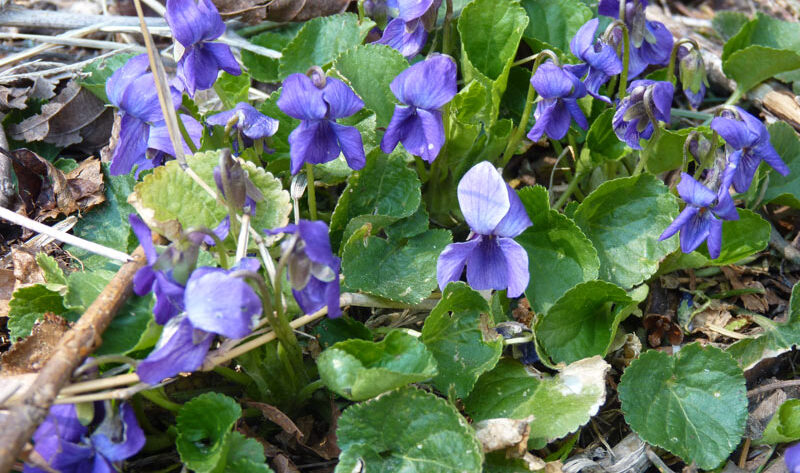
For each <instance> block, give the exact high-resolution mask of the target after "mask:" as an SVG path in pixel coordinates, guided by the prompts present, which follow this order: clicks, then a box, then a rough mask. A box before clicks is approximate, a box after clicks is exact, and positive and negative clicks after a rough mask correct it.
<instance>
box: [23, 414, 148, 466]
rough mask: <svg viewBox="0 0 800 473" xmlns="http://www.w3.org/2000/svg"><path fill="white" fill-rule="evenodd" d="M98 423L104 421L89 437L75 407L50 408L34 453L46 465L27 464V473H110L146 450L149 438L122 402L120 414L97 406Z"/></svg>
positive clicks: (39, 429) (35, 443) (37, 435)
mask: <svg viewBox="0 0 800 473" xmlns="http://www.w3.org/2000/svg"><path fill="white" fill-rule="evenodd" d="M95 417H96V419H95V420H96V421H98V422H99V421H100V419H101V418H102V422H100V424H99V425H98V427H97V428H96V429H95V431H94V432H93V433H92V434H91V435H89V429H88V428H87V427H85V426H84V425H82V424H81V423H80V421H79V420H78V413H77V411H76V409H75V405H74V404H62V405H56V406H53V407H51V408H50V412H49V414H48V416H47V418H46V419H45V421H44V422H43V423H42V424H41V425H40V426H39V428H37V429H36V432H35V433H34V434H33V443H34V451H35V452H36V453H37V456H38V457H39V458H41V459H42V460H44V462H45V463H46V467H45V465H36V464H34V463H26V464H25V468H24V469H23V472H24V473H46V472H51V471H58V472H60V473H110V472H113V471H118V470H117V467H116V466H115V465H116V464H117V463H118V462H121V461H123V460H125V459H127V458H130V457H132V456H133V455H135V454H136V453H138V452H139V450H141V449H142V447H143V446H144V443H145V436H144V432H143V431H142V429H141V428H140V427H139V423H138V422H137V421H136V414H135V413H134V411H133V408H132V407H131V406H130V405H129V404H127V403H122V404H121V405H120V406H119V411H118V412H113V411H111V410H110V406H108V405H107V406H106V407H105V408H104V407H103V406H102V404H99V403H95Z"/></svg>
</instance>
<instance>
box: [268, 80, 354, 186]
mask: <svg viewBox="0 0 800 473" xmlns="http://www.w3.org/2000/svg"><path fill="white" fill-rule="evenodd" d="M313 75H314V80H313V81H312V80H311V79H310V78H308V76H306V75H304V74H292V75H290V76H289V77H287V78H286V79H284V81H283V92H281V96H280V98H278V107H279V108H280V109H281V110H282V111H283V113H285V114H287V115H289V116H290V117H293V118H297V119H298V120H300V125H298V126H297V128H295V129H294V130H293V131H292V133H291V134H290V135H289V145H290V146H291V148H290V152H289V154H290V157H291V172H292V174H297V173H298V172H300V169H302V167H303V164H304V163H310V164H322V163H327V162H328V161H333V160H334V159H336V158H337V157H338V156H339V153H343V154H344V157H345V159H346V160H347V164H348V165H349V166H350V167H351V168H352V169H354V170H356V171H357V170H359V169H361V168H363V167H364V165H365V164H366V162H367V159H366V156H365V155H364V144H363V142H362V141H361V133H359V131H358V129H357V128H356V127H353V126H345V125H340V124H338V123H336V119H338V118H344V117H349V116H350V115H353V114H354V113H356V112H358V111H359V110H361V109H362V108H364V102H363V101H362V100H361V99H360V98H359V97H358V95H356V94H355V92H353V91H352V90H351V89H350V87H348V86H347V85H346V84H345V83H344V82H342V81H340V80H339V79H334V78H330V77H328V78H326V77H325V76H323V75H321V74H319V73H316V72H315V73H313Z"/></svg>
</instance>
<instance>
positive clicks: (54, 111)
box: [8, 81, 113, 147]
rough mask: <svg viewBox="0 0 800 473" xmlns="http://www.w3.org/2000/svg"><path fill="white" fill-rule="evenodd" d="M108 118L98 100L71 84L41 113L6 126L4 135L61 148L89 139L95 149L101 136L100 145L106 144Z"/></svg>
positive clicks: (109, 126) (109, 130) (47, 104)
mask: <svg viewBox="0 0 800 473" xmlns="http://www.w3.org/2000/svg"><path fill="white" fill-rule="evenodd" d="M112 114H113V112H112V111H111V110H110V109H107V108H106V107H105V105H104V104H103V101H102V100H100V99H99V98H97V97H96V96H95V95H94V94H92V93H91V92H89V91H88V90H86V89H84V88H82V87H81V86H80V85H78V83H77V82H75V81H71V82H70V83H69V84H67V86H66V87H65V88H64V89H63V90H61V92H59V94H58V95H57V96H56V97H55V98H54V99H53V100H51V101H50V102H48V103H46V104H45V105H43V106H42V111H41V113H39V114H37V115H33V116H32V117H29V118H26V119H25V120H23V121H22V122H20V123H18V124H16V125H11V126H9V127H8V132H9V133H10V134H11V137H12V138H14V139H15V140H24V141H28V142H30V141H45V142H46V143H52V144H54V145H56V146H61V147H66V146H69V145H73V144H76V143H81V142H82V141H83V140H84V138H85V137H86V136H91V137H92V139H93V141H94V142H95V145H96V144H99V143H102V141H99V140H100V138H101V137H102V136H104V137H105V140H103V141H107V140H108V137H109V136H110V134H111V125H112V121H111V116H112Z"/></svg>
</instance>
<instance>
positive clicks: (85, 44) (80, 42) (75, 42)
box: [0, 33, 144, 51]
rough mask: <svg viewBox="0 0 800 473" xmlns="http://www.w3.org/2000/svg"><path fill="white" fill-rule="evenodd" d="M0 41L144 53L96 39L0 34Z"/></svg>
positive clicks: (132, 47)
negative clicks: (20, 40)
mask: <svg viewBox="0 0 800 473" xmlns="http://www.w3.org/2000/svg"><path fill="white" fill-rule="evenodd" d="M0 39H28V40H31V41H36V42H39V43H47V44H53V45H59V46H78V47H81V48H90V49H111V50H117V49H134V50H136V51H144V48H143V47H141V46H131V45H128V44H121V43H117V42H114V41H102V40H98V39H84V38H63V37H61V36H47V35H40V34H22V33H0Z"/></svg>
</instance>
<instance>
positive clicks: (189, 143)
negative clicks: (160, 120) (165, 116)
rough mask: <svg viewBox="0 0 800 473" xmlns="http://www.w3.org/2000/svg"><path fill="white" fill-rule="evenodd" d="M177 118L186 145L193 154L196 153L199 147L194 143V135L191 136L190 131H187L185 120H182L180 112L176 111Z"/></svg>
mask: <svg viewBox="0 0 800 473" xmlns="http://www.w3.org/2000/svg"><path fill="white" fill-rule="evenodd" d="M175 118H177V119H178V129H179V130H180V131H181V136H182V137H183V141H185V142H186V146H188V147H189V151H191V152H192V154H194V153H196V152H197V147H196V146H195V145H194V142H193V141H192V137H191V136H189V132H188V131H186V125H184V124H183V120H181V116H180V114H177V113H176V114H175Z"/></svg>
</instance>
